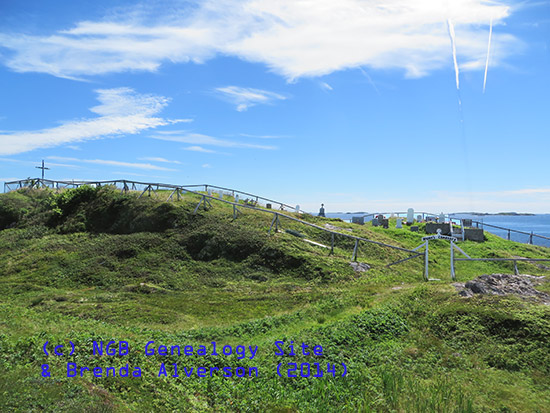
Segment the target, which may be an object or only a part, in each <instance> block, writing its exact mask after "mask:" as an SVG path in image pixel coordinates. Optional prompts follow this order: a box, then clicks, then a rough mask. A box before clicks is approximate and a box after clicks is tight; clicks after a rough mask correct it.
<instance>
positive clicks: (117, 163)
mask: <svg viewBox="0 0 550 413" xmlns="http://www.w3.org/2000/svg"><path fill="white" fill-rule="evenodd" d="M46 159H53V160H59V161H72V162H79V163H90V164H96V165H109V166H123V167H127V168H137V169H147V170H155V171H175V169H169V168H164V167H162V166H156V165H152V164H150V163H133V162H121V161H112V160H106V159H77V158H66V157H63V156H48V157H46Z"/></svg>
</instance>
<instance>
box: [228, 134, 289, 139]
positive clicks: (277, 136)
mask: <svg viewBox="0 0 550 413" xmlns="http://www.w3.org/2000/svg"><path fill="white" fill-rule="evenodd" d="M239 136H244V137H245V138H257V139H282V138H289V136H288V135H251V134H248V133H240V134H239Z"/></svg>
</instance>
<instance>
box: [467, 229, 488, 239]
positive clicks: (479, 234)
mask: <svg viewBox="0 0 550 413" xmlns="http://www.w3.org/2000/svg"><path fill="white" fill-rule="evenodd" d="M464 239H465V240H470V241H478V242H483V241H485V235H484V234H483V229H481V228H464Z"/></svg>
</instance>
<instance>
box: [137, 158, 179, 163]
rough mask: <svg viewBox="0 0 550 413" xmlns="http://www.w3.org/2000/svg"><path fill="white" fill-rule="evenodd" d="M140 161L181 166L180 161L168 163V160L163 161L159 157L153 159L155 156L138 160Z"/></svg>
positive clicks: (163, 159)
mask: <svg viewBox="0 0 550 413" xmlns="http://www.w3.org/2000/svg"><path fill="white" fill-rule="evenodd" d="M138 159H139V160H140V161H151V162H162V163H175V164H179V165H181V162H180V161H170V160H168V159H165V158H159V157H155V156H151V157H149V156H147V157H144V158H138Z"/></svg>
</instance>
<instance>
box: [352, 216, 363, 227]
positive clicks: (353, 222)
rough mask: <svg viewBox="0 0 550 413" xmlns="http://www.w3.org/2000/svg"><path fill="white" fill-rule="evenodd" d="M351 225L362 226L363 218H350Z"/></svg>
mask: <svg viewBox="0 0 550 413" xmlns="http://www.w3.org/2000/svg"><path fill="white" fill-rule="evenodd" d="M351 223H352V224H359V225H363V224H364V223H365V217H351Z"/></svg>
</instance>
